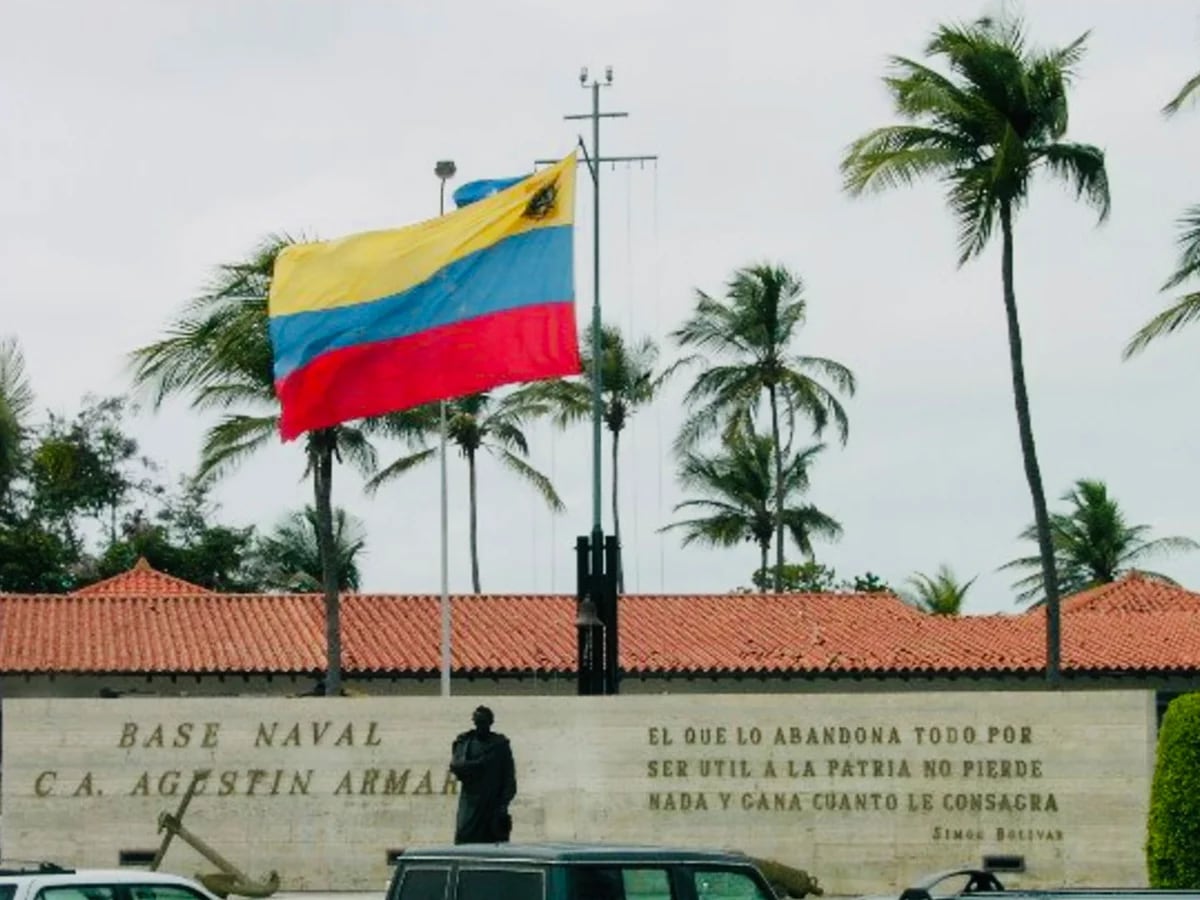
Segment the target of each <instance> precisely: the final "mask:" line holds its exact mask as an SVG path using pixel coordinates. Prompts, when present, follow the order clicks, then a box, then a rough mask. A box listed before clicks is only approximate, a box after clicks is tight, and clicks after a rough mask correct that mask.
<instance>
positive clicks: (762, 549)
mask: <svg viewBox="0 0 1200 900" xmlns="http://www.w3.org/2000/svg"><path fill="white" fill-rule="evenodd" d="M768 546H769V545H767V544H762V543H760V544H759V545H758V552H759V556H760V557H761V560H762V567H761V568H760V569H759V571H760V572H762V578H761V579H760V580H761V582H762V585H763V587H764V588H765V587H766V584H767V547H768ZM775 585H776V587H775V589H776V590H779V576H778V575H776V576H775Z"/></svg>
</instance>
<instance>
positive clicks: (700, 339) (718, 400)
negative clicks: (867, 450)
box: [672, 265, 855, 591]
mask: <svg viewBox="0 0 1200 900" xmlns="http://www.w3.org/2000/svg"><path fill="white" fill-rule="evenodd" d="M696 295H697V300H696V309H695V311H694V312H693V313H692V317H691V318H690V319H689V320H688V321H686V322H685V323H684V324H683V325H682V326H680V327H679V328H678V329H677V330H676V331H675V332H673V335H672V336H673V337H674V338H675V339H676V341H677V342H678V343H679V345H680V346H681V347H684V348H692V349H694V350H696V351H699V352H698V353H697V354H696V355H693V356H691V357H688V358H687V359H685V360H683V363H700V364H702V365H703V366H704V370H703V371H702V372H701V373H700V375H699V376H698V377H697V378H696V381H695V382H694V383H693V384H692V386H691V388H690V389H689V390H688V393H687V398H686V399H687V403H688V405H689V407H691V409H692V413H691V416H690V417H689V418H688V419H687V421H685V422H684V425H683V428H682V429H681V431H680V434H679V438H678V440H677V441H676V449H677V450H679V451H680V452H684V453H686V452H687V451H688V450H689V449H690V448H692V447H693V446H694V445H695V444H696V442H697V441H698V440H699V439H700V438H701V437H703V436H704V435H706V434H709V433H711V432H712V431H714V430H716V429H718V428H721V427H722V426H724V427H726V428H728V427H729V426H730V423H731V422H733V421H734V420H737V419H739V418H743V417H745V418H749V419H750V420H753V418H754V417H755V415H756V413H757V412H758V411H759V406H760V404H761V401H762V398H763V395H764V394H765V395H766V399H767V408H768V411H769V413H770V416H771V446H772V450H773V453H774V456H775V478H774V480H773V483H774V484H775V485H776V487H777V490H776V495H775V514H774V516H773V517H772V518H773V521H774V523H775V572H776V577H775V583H774V587H775V590H776V591H779V590H780V589H781V587H782V585H781V584H780V581H779V576H780V573H782V572H783V528H784V525H785V516H784V508H783V507H784V490H785V487H786V484H787V481H786V479H785V478H784V476H783V469H784V464H783V458H784V454H785V442H784V440H783V437H782V433H781V429H780V422H779V416H780V411H781V410H780V407H781V406H782V411H783V413H784V414H785V415H786V417H787V426H788V439H787V445H789V446H790V444H791V439H792V434H793V432H794V427H795V420H796V416H797V415H798V414H799V415H804V416H807V417H808V418H809V419H810V420H811V421H812V426H813V434H814V436H820V435H821V433H822V432H823V431H824V430H825V427H826V425H828V424H829V421H830V420H831V419H832V420H833V422H834V424H835V425H836V426H837V429H838V432H839V434H840V436H841V439H842V443H843V444H845V442H846V438H847V436H848V434H849V423H848V421H847V419H846V412H845V410H844V409H843V408H842V404H841V403H840V402H839V400H838V397H837V394H836V393H835V391H841V392H844V393H846V394H847V395H853V393H854V389H855V382H854V374H853V373H852V372H851V371H850V370H849V369H848V368H846V367H845V366H843V365H842V364H841V363H838V362H834V361H833V360H831V359H825V358H823V357H819V356H800V355H797V354H795V353H793V352H792V348H791V345H792V343H793V341H794V340H795V338H796V336H797V333H798V332H799V330H800V328H801V327H803V325H804V320H805V316H806V315H807V312H808V301H807V299H805V297H804V284H803V282H802V281H801V280H800V277H799V276H798V275H795V274H794V273H792V272H790V271H788V270H787V269H786V268H784V267H782V266H771V265H756V266H750V267H747V268H742V269H738V270H737V271H736V272H735V273H734V275H733V278H732V279H731V280H730V281H729V284H728V285H727V288H726V293H725V296H724V297H723V298H716V297H711V296H709V295H708V294H706V293H704V292H703V291H697V292H696ZM703 351H712V352H713V353H715V354H716V355H717V356H718V357H720V358H723V359H724V360H726V361H725V362H722V363H718V364H711V363H710V362H709V361H708V360H707V359H705V358H704V357H703V356H702V355H700V353H702V352H703ZM818 378H823V379H826V380H828V381H829V382H830V383H831V384H832V385H833V390H831V389H829V388H827V387H825V385H824V384H822V383H821V382H820V381H819V380H818ZM737 427H741V426H740V425H739V426H737Z"/></svg>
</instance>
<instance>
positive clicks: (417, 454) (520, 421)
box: [367, 390, 564, 594]
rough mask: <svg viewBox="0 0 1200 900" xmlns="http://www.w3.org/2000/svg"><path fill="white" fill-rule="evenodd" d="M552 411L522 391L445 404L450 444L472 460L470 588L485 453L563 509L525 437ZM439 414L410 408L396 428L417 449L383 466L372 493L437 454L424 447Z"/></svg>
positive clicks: (474, 578) (475, 585)
mask: <svg viewBox="0 0 1200 900" xmlns="http://www.w3.org/2000/svg"><path fill="white" fill-rule="evenodd" d="M547 412H548V407H547V405H546V404H545V402H544V401H543V400H540V399H538V398H536V397H533V396H531V395H530V394H529V393H528V392H526V391H523V390H515V391H510V392H508V393H504V394H493V393H481V394H471V395H469V396H466V397H458V398H456V399H454V400H449V401H447V402H446V438H447V443H448V444H453V445H455V446H456V447H458V450H459V452H460V453H461V454H462V456H463V458H464V459H465V460H466V461H467V498H468V507H469V515H470V528H469V542H470V551H471V589H472V590H473V591H474V592H475V593H476V594H478V593H481V588H480V581H479V500H478V498H479V490H478V475H477V469H478V462H479V453H480V451H486V452H487V453H488V455H490V456H492V457H493V458H495V459H496V460H497V461H498V462H499V463H500V464H501V465H503V466H504V467H505V468H506V469H508V470H509V471H511V472H513V473H514V474H516V475H517V476H519V477H520V478H522V479H524V480H525V481H526V482H527V483H528V484H530V485H532V486H533V488H534V489H535V490H536V491H537V492H538V493H539V494H540V495H541V496H542V499H544V500H545V501H546V504H547V505H548V506H549V507H550V508H551V509H552V510H554V511H556V512H557V511H559V510H562V509H563V508H564V507H563V502H562V500H561V499H560V498H559V496H558V492H557V491H555V490H554V485H553V484H551V482H550V479H549V478H547V477H546V476H545V475H543V474H542V473H541V472H539V471H538V470H537V469H535V468H534V467H533V466H532V465H530V464H529V462H528V461H527V459H528V457H529V442H528V441H527V440H526V438H525V431H524V427H525V425H526V424H527V423H528V422H529V421H530V420H531V419H534V418H536V417H538V416H542V415H545V414H546V413H547ZM440 416H441V414H440V411H439V404H437V403H430V404H426V405H425V406H421V407H418V408H417V409H414V410H410V411H409V412H408V414H407V415H406V417H405V419H404V420H403V422H399V423H397V424H396V425H395V426H394V428H393V432H394V433H396V434H397V435H400V436H403V437H406V438H407V439H408V441H409V443H410V448H413V449H412V452H410V453H406V454H405V455H403V456H401V457H399V458H398V459H396V460H395V461H393V462H392V463H391V464H390V465H388V466H385V467H384V468H382V469H380V470H379V472H378V473H377V474H376V475H375V476H374V477H373V478H371V479H370V481H368V482H367V490H368V491H370V492H372V493H373V492H375V491H377V490H378V489H379V488H380V487H381V486H383V485H384V484H387V483H388V482H389V481H391V480H393V479H395V478H399V477H400V476H401V475H403V474H404V473H406V472H409V471H411V470H412V469H414V468H416V467H417V466H419V465H421V464H422V463H425V462H428V461H430V460H432V459H436V458H437V453H438V450H437V448H436V447H428V446H425V442H426V441H427V440H428V439H429V438H430V437H432V436H434V435H437V434H438V433H439V431H440V427H441V426H440V421H441V418H440Z"/></svg>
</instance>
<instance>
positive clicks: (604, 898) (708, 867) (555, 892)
mask: <svg viewBox="0 0 1200 900" xmlns="http://www.w3.org/2000/svg"><path fill="white" fill-rule="evenodd" d="M387 900H776V896H775V893H774V892H773V891H772V890H771V887H770V885H769V884H768V883H767V880H766V879H765V878H764V877H763V875H762V873H761V872H760V871H759V870H758V868H757V867H756V866H755V865H754V863H753V862H752V861H751V860H750V859H749V858H748V857H746V856H743V855H741V854H738V853H731V852H718V851H699V850H674V849H665V848H661V847H622V846H609V845H599V844H486V845H471V844H464V845H458V846H446V847H430V848H425V849H409V850H405V851H404V852H403V853H400V854H399V855H398V856H397V857H396V868H395V872H394V873H393V875H392V880H391V883H390V884H389V886H388V894H387Z"/></svg>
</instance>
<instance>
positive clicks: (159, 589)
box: [74, 556, 213, 597]
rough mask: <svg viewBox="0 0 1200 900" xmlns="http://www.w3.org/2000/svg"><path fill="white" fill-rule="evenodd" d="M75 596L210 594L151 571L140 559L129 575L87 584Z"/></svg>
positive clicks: (190, 584) (124, 573) (170, 576)
mask: <svg viewBox="0 0 1200 900" xmlns="http://www.w3.org/2000/svg"><path fill="white" fill-rule="evenodd" d="M74 593H75V594H77V595H83V596H87V597H95V596H100V595H104V596H108V597H171V596H179V595H183V594H212V593H213V591H210V590H209V589H208V588H205V587H201V586H200V585H198V584H192V582H190V581H184V580H183V579H182V578H176V577H175V576H174V575H168V574H167V573H166V572H160V571H158V569H152V568H150V563H148V562H146V557H144V556H142V557H139V558H138V561H137V562H136V563H135V564H134V566H133V568H132V569H130V570H129V571H128V572H122V573H121V574H120V575H114V576H113V577H112V578H105V579H104V580H103V581H97V582H96V583H95V584H89V585H88V586H87V587H82V588H80V589H79V590H77V591H75V592H74Z"/></svg>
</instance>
